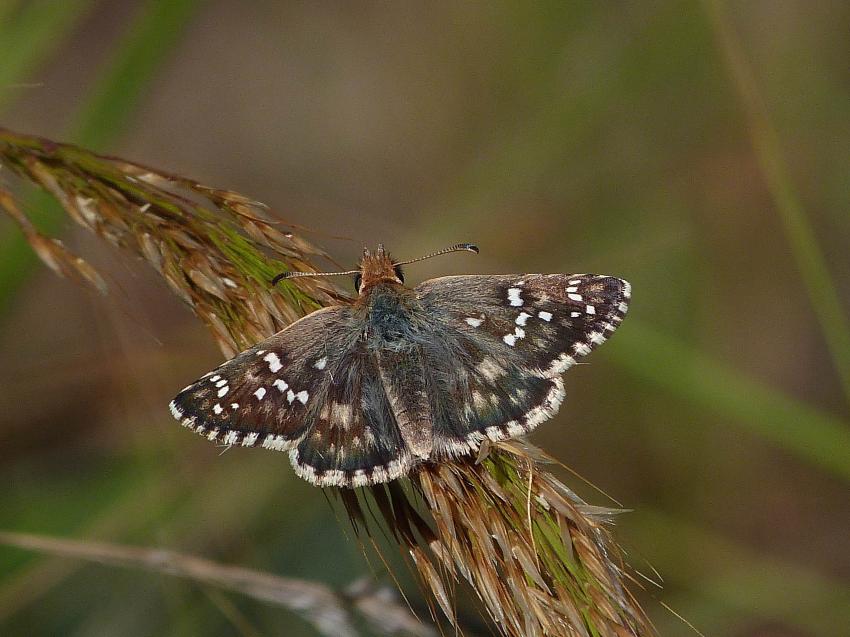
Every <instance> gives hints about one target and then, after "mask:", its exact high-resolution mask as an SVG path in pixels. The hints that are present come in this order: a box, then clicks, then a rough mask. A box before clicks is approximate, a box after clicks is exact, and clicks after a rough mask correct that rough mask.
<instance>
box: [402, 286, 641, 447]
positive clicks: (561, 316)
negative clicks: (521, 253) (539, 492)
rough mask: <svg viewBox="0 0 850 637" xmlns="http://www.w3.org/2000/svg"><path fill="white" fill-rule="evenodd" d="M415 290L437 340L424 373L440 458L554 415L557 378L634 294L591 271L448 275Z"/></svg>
mask: <svg viewBox="0 0 850 637" xmlns="http://www.w3.org/2000/svg"><path fill="white" fill-rule="evenodd" d="M416 292H417V293H418V296H419V298H420V301H421V303H422V306H423V309H424V311H425V313H426V314H427V315H428V316H429V317H430V318H431V320H433V321H435V327H434V331H435V333H441V334H442V335H443V336H442V339H441V340H440V341H439V342H438V343H436V344H434V345H432V346H430V347H429V348H428V349H426V353H425V369H426V375H427V380H428V383H429V387H430V390H429V395H430V396H431V400H432V404H431V411H432V413H433V416H434V418H433V420H434V448H435V450H436V451H437V452H438V453H440V454H442V455H445V456H454V455H459V454H464V453H469V452H471V451H474V450H475V449H477V448H478V446H479V445H480V444H481V441H482V440H484V438H489V439H491V440H502V439H505V438H511V437H515V436H518V435H522V434H524V433H527V432H528V431H530V430H532V429H533V428H535V427H536V426H537V425H539V424H540V423H541V422H543V421H545V420H547V419H549V418H551V417H552V415H554V414H555V413H556V412H557V410H558V408H559V406H560V404H561V401H562V400H563V398H564V389H563V383H562V381H561V378H560V375H561V374H562V373H563V372H564V371H566V370H567V369H568V368H569V367H570V366H571V365H573V364H574V363H575V362H576V360H577V359H579V358H581V357H583V356H585V355H587V354H589V353H590V352H591V351H592V350H593V349H594V348H595V347H596V346H598V345H600V344H601V343H603V342H604V341H605V340H606V339H607V338H608V337H609V336H610V335H611V333H613V332H614V330H616V329H617V326H618V325H619V324H620V322H621V321H622V320H623V317H624V316H625V313H626V310H627V308H628V302H629V297H630V287H629V284H628V283H627V282H625V281H623V280H621V279H617V278H614V277H608V276H599V275H592V274H569V275H564V274H549V275H541V274H526V275H482V276H450V277H444V278H440V279H433V280H430V281H425V282H424V283H422V284H420V285H419V286H417V288H416Z"/></svg>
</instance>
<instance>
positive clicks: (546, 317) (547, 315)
mask: <svg viewBox="0 0 850 637" xmlns="http://www.w3.org/2000/svg"><path fill="white" fill-rule="evenodd" d="M537 316H538V317H539V318H541V319H543V320H544V321H546V322H547V323H548V322H549V321H551V320H552V312H538V313H537Z"/></svg>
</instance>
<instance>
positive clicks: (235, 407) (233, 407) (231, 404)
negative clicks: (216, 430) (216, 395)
mask: <svg viewBox="0 0 850 637" xmlns="http://www.w3.org/2000/svg"><path fill="white" fill-rule="evenodd" d="M230 408H231V409H239V403H230Z"/></svg>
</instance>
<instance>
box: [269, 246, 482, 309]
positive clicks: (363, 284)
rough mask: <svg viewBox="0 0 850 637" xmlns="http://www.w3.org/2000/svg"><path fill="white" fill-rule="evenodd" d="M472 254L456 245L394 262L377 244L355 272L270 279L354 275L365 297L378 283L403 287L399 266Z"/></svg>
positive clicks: (292, 274) (293, 274)
mask: <svg viewBox="0 0 850 637" xmlns="http://www.w3.org/2000/svg"><path fill="white" fill-rule="evenodd" d="M461 251H465V252H474V253H475V254H478V247H477V246H475V245H473V244H471V243H457V244H455V245H453V246H450V247H448V248H444V249H442V250H437V251H436V252H432V253H431V254H426V255H425V256H424V257H419V258H418V259H409V260H407V261H394V260H393V259H392V257H391V256H390V255H389V253H388V252H387V251H386V250H384V246H383V244H378V249H377V250H375V252H374V253H373V252H372V251H371V250H369V248H364V249H363V257H362V258H361V259H360V265H359V267H358V269H356V270H347V271H346V272H283V273H281V274H278V275H277V276H276V277H274V278H273V279H272V285H275V284H276V283H277V282H278V281H281V280H283V279H294V278H296V277H305V276H310V277H318V276H337V275H341V274H353V275H354V287H355V288H356V289H357V292H358V293H359V294H360V296H361V297H362V296H364V295H366V294H367V293H368V292H369V290H371V289H372V288H373V287H374V286H375V285H377V284H378V283H391V284H396V285H404V274H403V272H402V271H401V266H403V265H407V264H408V263H415V262H416V261H423V260H424V259H430V258H431V257H436V256H439V255H441V254H448V253H449V252H461Z"/></svg>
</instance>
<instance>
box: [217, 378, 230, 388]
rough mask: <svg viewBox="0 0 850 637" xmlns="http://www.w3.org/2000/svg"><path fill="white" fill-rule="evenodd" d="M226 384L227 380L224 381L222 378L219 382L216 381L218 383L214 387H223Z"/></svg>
mask: <svg viewBox="0 0 850 637" xmlns="http://www.w3.org/2000/svg"><path fill="white" fill-rule="evenodd" d="M226 384H227V379H226V378H222V379H221V380H220V381H218V382H217V383H216V384H215V386H216V387H224V386H225V385H226Z"/></svg>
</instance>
